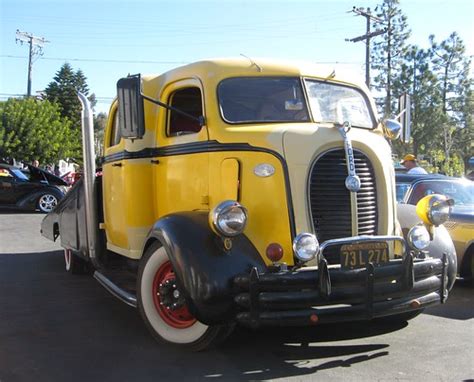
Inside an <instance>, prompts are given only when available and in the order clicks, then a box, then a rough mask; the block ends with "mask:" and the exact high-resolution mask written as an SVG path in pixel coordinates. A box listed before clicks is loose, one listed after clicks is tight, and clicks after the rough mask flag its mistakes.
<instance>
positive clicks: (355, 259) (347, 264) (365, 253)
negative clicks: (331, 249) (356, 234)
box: [341, 242, 390, 268]
mask: <svg viewBox="0 0 474 382" xmlns="http://www.w3.org/2000/svg"><path fill="white" fill-rule="evenodd" d="M389 260H390V259H389V257H388V244H387V243H379V242H375V243H374V242H372V243H359V244H345V245H343V246H342V247H341V266H342V267H343V268H361V267H366V266H367V264H368V263H372V264H374V265H380V264H384V263H388V262H389Z"/></svg>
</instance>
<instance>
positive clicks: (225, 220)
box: [209, 200, 247, 237]
mask: <svg viewBox="0 0 474 382" xmlns="http://www.w3.org/2000/svg"><path fill="white" fill-rule="evenodd" d="M209 220H210V223H211V227H212V228H213V229H214V231H215V232H216V233H217V234H219V235H222V236H227V237H232V236H237V235H240V234H241V233H242V232H243V230H244V228H245V225H246V224H247V210H246V209H245V208H244V207H243V206H242V205H240V203H238V202H236V201H233V200H226V201H224V202H222V203H219V204H218V205H217V206H216V207H214V208H213V209H212V210H211V212H210V213H209Z"/></svg>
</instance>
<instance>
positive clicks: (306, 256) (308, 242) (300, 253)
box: [293, 233, 319, 261]
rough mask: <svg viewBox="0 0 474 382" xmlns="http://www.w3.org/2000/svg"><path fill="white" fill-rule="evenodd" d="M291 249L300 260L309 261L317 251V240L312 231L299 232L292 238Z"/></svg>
mask: <svg viewBox="0 0 474 382" xmlns="http://www.w3.org/2000/svg"><path fill="white" fill-rule="evenodd" d="M293 251H294V252H295V255H296V257H297V258H298V259H300V260H301V261H309V260H312V259H314V257H315V256H316V255H317V254H318V252H319V242H318V239H317V238H316V236H314V235H313V234H312V233H300V234H299V235H298V236H296V237H295V240H293Z"/></svg>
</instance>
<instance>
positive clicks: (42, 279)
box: [0, 212, 474, 382]
mask: <svg viewBox="0 0 474 382" xmlns="http://www.w3.org/2000/svg"><path fill="white" fill-rule="evenodd" d="M41 218H42V215H40V214H23V213H9V212H0V290H1V293H0V381H1V382H10V381H85V380H87V381H98V380H101V381H130V380H135V381H168V380H176V379H179V380H182V381H188V380H191V381H194V380H199V381H201V380H203V381H213V380H219V381H231V380H285V381H286V380H291V381H310V380H329V379H330V380H332V381H338V380H341V381H342V380H344V381H367V380H371V381H415V380H420V379H424V380H427V381H428V380H429V381H465V380H470V379H472V378H474V361H473V359H474V358H473V354H474V288H473V287H472V285H470V284H467V283H456V285H455V287H454V289H453V290H452V292H451V295H450V298H449V300H448V302H447V303H446V304H445V305H442V306H437V307H433V308H430V309H427V310H426V311H425V313H423V314H422V315H420V316H419V317H417V318H416V319H414V320H413V321H410V322H409V323H405V322H402V323H399V324H395V325H393V324H392V325H387V324H382V323H373V322H371V323H353V324H343V325H342V324H339V325H327V326H320V327H314V328H303V329H295V328H279V329H275V328H273V329H264V330H259V331H253V330H249V329H245V328H237V330H236V331H235V332H234V333H233V334H232V335H231V337H230V338H229V339H228V340H227V341H226V342H225V343H224V344H223V345H222V346H221V347H219V348H218V349H214V350H211V351H207V352H201V353H187V352H183V351H179V350H176V349H174V348H170V347H168V346H165V345H161V344H158V343H156V342H155V341H154V340H153V339H152V337H151V336H150V335H149V334H148V332H147V330H146V328H145V326H144V324H143V323H142V321H141V319H140V317H139V315H138V312H137V311H136V310H135V309H133V308H131V307H129V306H127V305H125V304H123V303H121V302H119V301H118V300H116V299H115V298H114V297H112V296H111V295H109V294H108V292H106V291H105V290H104V289H103V288H102V287H101V286H100V285H99V284H98V283H97V282H96V281H95V280H94V279H93V278H91V277H88V276H72V275H69V274H67V273H66V272H65V271H64V267H63V258H62V251H61V249H60V248H59V247H58V246H57V245H56V244H54V243H50V242H48V241H47V240H46V239H43V238H42V237H41V236H40V234H39V223H40V221H41Z"/></svg>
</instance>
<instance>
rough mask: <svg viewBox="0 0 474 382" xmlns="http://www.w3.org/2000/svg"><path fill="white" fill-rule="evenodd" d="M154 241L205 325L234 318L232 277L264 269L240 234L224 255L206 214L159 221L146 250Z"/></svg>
mask: <svg viewBox="0 0 474 382" xmlns="http://www.w3.org/2000/svg"><path fill="white" fill-rule="evenodd" d="M156 240H158V241H159V242H160V243H161V245H163V246H164V247H165V249H166V252H167V254H168V257H169V259H170V261H171V263H172V265H173V268H174V271H175V274H176V277H177V282H178V286H179V288H180V291H181V290H182V291H183V292H184V294H185V297H186V302H187V303H188V307H189V309H190V311H191V313H192V314H193V315H194V316H195V317H196V318H197V319H198V320H199V321H201V322H203V323H205V324H207V325H211V324H219V323H224V322H228V321H229V320H230V319H232V318H233V317H234V316H235V304H234V301H233V293H232V290H233V285H232V279H233V277H234V276H236V275H238V274H242V273H248V272H249V271H250V269H251V268H252V267H257V269H258V270H259V271H261V272H263V271H264V270H265V269H266V266H265V263H264V261H263V260H262V258H261V257H260V255H259V253H258V252H257V250H256V248H255V247H254V246H253V244H252V243H251V242H250V240H249V239H248V238H247V237H246V236H245V235H243V234H242V235H239V236H237V237H235V238H233V239H232V248H231V249H230V250H229V251H226V250H225V249H224V247H223V245H222V240H221V239H220V238H219V237H218V236H217V235H216V234H215V233H214V232H212V230H211V229H210V227H209V223H208V213H207V212H205V211H195V212H181V213H175V214H172V215H167V216H165V217H163V218H161V219H160V220H158V221H157V222H156V223H155V224H154V226H153V228H152V229H151V231H150V233H149V235H148V239H147V240H146V247H145V250H146V248H147V247H148V246H149V245H151V243H153V242H154V241H156Z"/></svg>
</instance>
